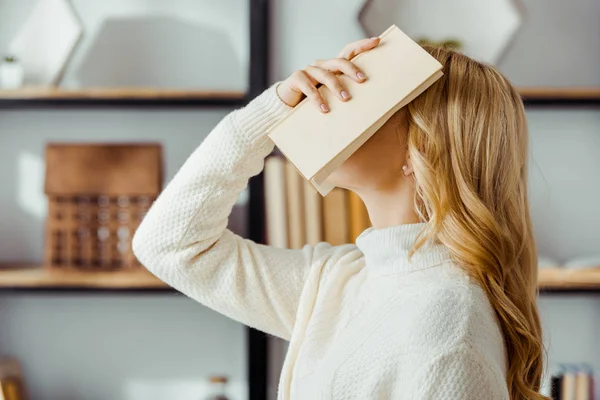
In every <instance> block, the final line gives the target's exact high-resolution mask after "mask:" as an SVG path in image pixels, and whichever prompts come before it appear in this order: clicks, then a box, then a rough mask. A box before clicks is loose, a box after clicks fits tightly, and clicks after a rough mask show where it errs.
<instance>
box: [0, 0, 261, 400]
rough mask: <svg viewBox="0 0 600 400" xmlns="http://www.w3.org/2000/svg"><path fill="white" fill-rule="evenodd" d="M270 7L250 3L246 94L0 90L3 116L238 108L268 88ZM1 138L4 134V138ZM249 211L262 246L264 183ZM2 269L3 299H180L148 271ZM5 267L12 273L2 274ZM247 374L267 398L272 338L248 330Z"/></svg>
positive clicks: (254, 393)
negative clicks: (144, 295) (39, 295)
mask: <svg viewBox="0 0 600 400" xmlns="http://www.w3.org/2000/svg"><path fill="white" fill-rule="evenodd" d="M269 9H270V4H269V2H268V1H265V0H249V6H248V18H249V22H250V23H249V45H250V52H249V53H250V64H249V71H248V72H249V73H248V75H249V79H248V85H249V87H248V89H247V91H244V92H241V91H198V90H168V89H157V88H119V89H116V88H115V89H112V88H90V89H85V90H65V89H47V88H46V89H44V88H24V89H19V90H11V91H8V90H4V91H3V90H0V110H1V111H3V110H19V111H20V110H37V109H44V110H45V109H51V110H52V111H54V110H55V109H61V110H62V109H77V108H85V109H86V110H87V109H89V110H97V109H101V108H106V107H110V108H115V109H122V108H127V107H133V108H144V109H146V108H148V109H149V108H152V107H161V108H180V107H192V108H201V107H230V108H233V107H239V106H243V105H244V104H246V103H247V102H248V101H249V100H250V99H252V98H254V97H255V96H257V95H258V94H259V93H261V92H262V91H263V90H265V89H266V88H267V87H268V84H269V80H268V73H269V53H268V50H269V46H268V41H269V35H268V34H269V26H270V24H269V15H270V10H269ZM0 137H1V132H0ZM249 185H250V198H249V204H248V208H249V209H250V210H252V212H249V213H248V216H249V221H248V225H247V226H248V238H249V239H252V240H254V241H256V242H262V241H263V238H264V235H263V224H264V213H263V211H262V207H263V197H262V190H263V185H262V177H261V176H257V177H255V178H253V179H252V180H251V181H250V184H249ZM17 266H18V265H1V264H0V293H2V292H7V293H10V294H11V295H12V294H13V293H15V292H19V293H29V292H40V291H41V292H46V291H49V292H53V293H57V294H59V295H60V294H61V293H63V292H72V291H76V292H77V293H97V292H99V291H102V292H114V291H117V292H119V293H121V292H135V293H137V292H139V291H152V292H159V293H175V291H174V290H172V289H170V288H169V287H168V286H167V285H165V284H163V283H162V282H160V281H159V280H158V279H156V278H154V277H153V276H152V275H151V274H150V273H149V272H147V271H145V270H138V271H131V272H77V271H65V272H62V271H61V272H60V273H54V272H50V271H48V269H47V268H44V267H43V266H42V265H40V264H37V265H19V267H21V268H20V269H18V270H17V269H15V268H14V267H17ZM3 267H12V268H11V269H3ZM246 333H247V334H246V349H247V353H246V368H245V369H246V371H247V382H248V397H247V399H248V400H264V399H266V398H267V389H268V387H267V384H268V380H267V377H268V375H267V374H268V369H267V357H268V350H267V343H268V337H267V336H266V335H265V334H264V333H262V332H259V331H257V330H255V329H253V328H250V327H248V328H247V330H246Z"/></svg>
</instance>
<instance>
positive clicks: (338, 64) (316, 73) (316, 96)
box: [277, 38, 379, 113]
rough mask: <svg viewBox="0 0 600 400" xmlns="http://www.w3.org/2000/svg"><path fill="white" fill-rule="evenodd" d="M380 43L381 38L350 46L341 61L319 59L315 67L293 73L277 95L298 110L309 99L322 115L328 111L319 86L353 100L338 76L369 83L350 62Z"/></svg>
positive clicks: (364, 40)
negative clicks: (318, 88) (301, 103)
mask: <svg viewBox="0 0 600 400" xmlns="http://www.w3.org/2000/svg"><path fill="white" fill-rule="evenodd" d="M378 44H379V38H370V39H363V40H359V41H356V42H353V43H350V44H348V45H347V46H346V47H344V49H343V50H342V51H341V53H340V54H339V56H338V58H332V59H329V60H317V61H315V62H314V63H313V64H312V65H309V66H308V67H306V68H304V69H301V70H298V71H296V72H294V73H293V74H292V75H291V76H290V77H289V78H287V79H286V80H285V81H283V82H281V83H280V84H279V86H278V87H277V95H278V96H279V98H280V99H281V100H282V101H283V102H284V103H286V104H287V105H288V106H290V107H295V106H296V105H297V104H298V103H300V101H301V100H302V99H303V98H304V97H305V96H306V97H308V99H309V100H310V102H311V103H312V104H314V105H315V106H316V107H317V108H318V109H319V110H321V112H323V113H326V112H329V106H328V104H327V101H326V100H325V99H324V98H323V96H322V95H321V93H320V92H319V91H318V90H317V87H318V86H319V85H321V84H323V85H325V86H326V87H327V88H328V89H329V90H331V92H332V93H334V94H335V95H336V96H337V98H338V99H339V100H340V101H348V100H350V94H349V92H348V90H347V88H346V87H345V85H344V83H343V82H342V81H341V80H340V79H339V74H344V75H346V76H348V78H350V79H352V80H353V81H354V82H356V83H362V82H364V81H366V80H367V77H366V75H365V73H364V72H363V71H361V70H360V68H358V67H357V66H356V65H354V63H353V62H351V61H350V59H352V58H353V57H354V56H356V55H358V54H360V53H364V52H365V51H368V50H371V49H373V48H375V47H377V45H378Z"/></svg>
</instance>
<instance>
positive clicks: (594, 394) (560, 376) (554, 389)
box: [549, 365, 600, 400]
mask: <svg viewBox="0 0 600 400" xmlns="http://www.w3.org/2000/svg"><path fill="white" fill-rule="evenodd" d="M598 378H599V377H598V376H597V375H594V371H593V370H592V368H590V367H589V366H588V365H565V366H562V368H561V370H560V371H559V372H558V373H557V374H554V375H552V377H551V379H550V382H551V386H550V393H549V394H550V398H551V399H552V400H595V399H598V398H599V397H600V392H598V389H599V383H600V381H599V379H598Z"/></svg>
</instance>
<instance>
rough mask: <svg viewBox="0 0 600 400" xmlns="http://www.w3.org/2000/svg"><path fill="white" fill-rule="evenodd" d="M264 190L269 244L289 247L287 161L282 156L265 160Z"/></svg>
mask: <svg viewBox="0 0 600 400" xmlns="http://www.w3.org/2000/svg"><path fill="white" fill-rule="evenodd" d="M264 191H265V217H266V220H267V221H266V227H267V229H266V234H267V244H268V245H270V246H274V247H280V248H287V247H288V232H287V211H286V200H285V197H286V196H285V161H284V160H283V159H282V158H280V157H269V158H267V159H266V160H265V168H264Z"/></svg>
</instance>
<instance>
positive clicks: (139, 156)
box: [45, 144, 162, 270]
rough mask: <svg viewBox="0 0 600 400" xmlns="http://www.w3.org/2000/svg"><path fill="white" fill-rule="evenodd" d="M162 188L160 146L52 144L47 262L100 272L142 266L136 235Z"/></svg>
mask: <svg viewBox="0 0 600 400" xmlns="http://www.w3.org/2000/svg"><path fill="white" fill-rule="evenodd" d="M161 188H162V149H161V146H160V145H159V144H49V145H48V146H47V147H46V182H45V192H46V195H47V196H48V202H49V207H48V219H47V222H46V245H45V262H46V265H48V266H49V267H50V268H53V269H57V268H58V269H64V268H69V267H72V268H84V269H85V268H87V269H96V270H97V269H101V270H112V269H122V268H127V267H134V266H137V265H139V264H138V262H137V260H135V257H134V256H133V254H132V252H131V239H132V237H133V233H134V232H135V230H136V229H137V226H138V225H139V223H140V222H141V220H142V218H143V217H144V215H145V214H146V212H147V210H148V209H149V208H150V205H151V204H152V202H153V201H154V200H155V199H156V197H157V196H158V194H159V193H160V190H161Z"/></svg>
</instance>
